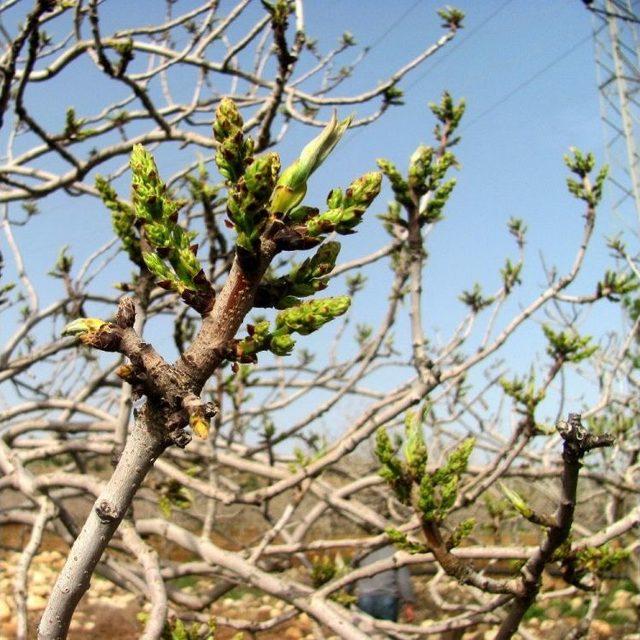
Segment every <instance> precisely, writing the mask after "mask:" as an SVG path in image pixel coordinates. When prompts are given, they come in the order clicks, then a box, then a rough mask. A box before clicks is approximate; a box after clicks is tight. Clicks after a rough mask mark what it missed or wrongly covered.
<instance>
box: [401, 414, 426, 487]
mask: <svg viewBox="0 0 640 640" xmlns="http://www.w3.org/2000/svg"><path fill="white" fill-rule="evenodd" d="M405 425H406V432H407V437H406V440H405V445H404V455H405V458H406V460H407V467H408V470H409V473H410V474H411V475H412V476H413V477H414V478H415V479H416V480H417V481H419V480H420V478H422V475H423V474H424V472H425V469H426V466H427V461H428V457H429V456H428V453H427V447H426V445H425V442H424V436H423V434H422V424H421V423H420V418H419V416H418V414H416V413H414V412H408V413H407V415H406V418H405Z"/></svg>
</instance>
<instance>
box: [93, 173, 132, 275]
mask: <svg viewBox="0 0 640 640" xmlns="http://www.w3.org/2000/svg"><path fill="white" fill-rule="evenodd" d="M96 189H97V190H98V193H99V194H100V198H101V199H102V202H103V203H104V204H105V206H106V207H107V208H108V209H109V210H110V211H111V224H112V226H113V230H114V231H115V234H116V235H117V236H118V238H120V242H122V247H123V248H124V250H125V251H126V252H127V254H128V256H129V259H130V260H131V262H133V263H134V264H137V265H138V266H141V265H142V264H143V260H142V251H141V250H140V238H139V237H138V234H137V233H136V226H135V220H136V216H135V212H134V210H133V207H132V206H131V204H129V203H128V202H124V201H123V200H120V199H119V198H118V194H117V192H116V190H115V189H114V188H113V187H112V186H111V185H110V184H109V183H108V182H107V181H106V180H105V179H104V178H103V177H102V176H96Z"/></svg>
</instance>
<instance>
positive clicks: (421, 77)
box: [405, 0, 513, 93]
mask: <svg viewBox="0 0 640 640" xmlns="http://www.w3.org/2000/svg"><path fill="white" fill-rule="evenodd" d="M512 2H513V0H506V2H503V3H502V4H501V5H500V6H499V7H498V8H497V9H495V11H492V12H491V13H490V14H489V15H488V16H487V17H486V18H485V19H484V20H483V21H482V22H481V23H480V24H477V25H476V26H475V27H474V28H473V29H471V30H469V31H468V32H467V34H466V35H465V36H464V37H463V38H461V39H460V40H459V41H458V42H455V43H454V44H453V45H451V46H450V47H447V50H446V51H445V52H444V53H443V54H442V55H441V56H439V57H438V58H437V59H436V60H435V61H434V63H433V64H432V65H431V66H429V67H428V68H427V69H425V70H424V72H423V73H421V74H420V75H419V76H418V77H417V78H415V79H414V80H413V82H412V83H411V84H409V85H408V86H407V88H406V90H405V93H408V92H409V91H410V90H411V89H413V87H415V86H416V85H417V84H418V83H419V82H421V81H422V80H424V79H425V78H426V77H427V76H428V75H429V74H430V73H431V72H432V71H433V70H434V69H435V68H436V67H437V66H439V65H440V64H442V63H443V62H444V61H445V60H446V59H447V58H449V56H451V54H453V53H454V52H455V51H457V50H458V49H459V48H460V47H461V46H462V45H464V44H465V43H466V42H468V41H469V40H471V38H473V36H475V35H476V34H477V33H478V32H479V31H481V30H482V29H483V28H484V27H485V26H486V25H488V24H489V23H490V22H491V21H492V20H493V19H494V18H496V17H497V16H498V15H499V14H500V13H501V12H502V11H503V10H504V9H506V8H507V6H509V5H510V4H511V3H512Z"/></svg>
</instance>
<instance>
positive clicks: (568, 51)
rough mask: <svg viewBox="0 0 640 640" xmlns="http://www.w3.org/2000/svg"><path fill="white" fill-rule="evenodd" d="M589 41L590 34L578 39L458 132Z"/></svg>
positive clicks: (463, 129)
mask: <svg viewBox="0 0 640 640" xmlns="http://www.w3.org/2000/svg"><path fill="white" fill-rule="evenodd" d="M589 40H591V34H589V35H587V36H585V37H584V38H580V40H578V41H577V42H575V43H574V44H572V45H571V46H570V47H569V48H568V49H566V50H565V51H563V52H562V53H561V54H560V55H558V56H557V57H555V58H554V59H553V60H551V61H550V62H548V63H547V64H546V65H545V66H544V67H542V68H541V69H539V70H538V71H536V72H535V73H534V74H532V75H531V76H529V77H528V78H527V79H526V80H524V81H523V82H521V83H520V84H519V85H517V86H515V87H514V88H513V89H511V91H509V92H508V93H506V94H505V95H503V96H502V97H501V98H500V99H498V100H496V101H495V102H494V103H493V104H492V105H491V106H489V107H487V108H486V109H485V110H484V111H481V112H480V113H479V114H478V115H477V116H476V117H475V118H472V119H471V120H469V121H468V122H467V123H466V124H464V125H463V126H462V127H460V132H463V131H467V130H468V129H469V128H470V127H472V126H473V125H475V124H476V123H477V122H478V121H479V120H482V118H484V117H485V116H487V115H489V114H490V113H491V112H492V111H494V110H495V109H497V108H498V107H500V106H501V105H503V104H504V103H505V102H507V100H510V99H511V98H512V97H513V96H514V95H516V94H517V93H519V92H520V91H522V90H523V89H526V88H527V87H528V86H529V85H530V84H532V83H533V82H535V81H536V80H537V79H538V78H540V77H541V76H543V75H544V74H545V73H546V72H547V71H549V70H550V69H552V68H553V67H555V66H556V65H557V64H559V63H560V62H562V61H563V60H564V59H565V58H566V57H568V56H569V55H571V54H572V53H573V52H574V51H576V50H577V49H579V48H580V47H581V46H582V45H583V44H584V43H585V42H587V41H589Z"/></svg>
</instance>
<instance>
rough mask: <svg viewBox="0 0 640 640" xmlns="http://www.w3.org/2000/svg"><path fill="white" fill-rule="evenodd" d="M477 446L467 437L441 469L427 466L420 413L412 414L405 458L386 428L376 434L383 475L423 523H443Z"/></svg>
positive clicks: (377, 453) (401, 499) (408, 427)
mask: <svg viewBox="0 0 640 640" xmlns="http://www.w3.org/2000/svg"><path fill="white" fill-rule="evenodd" d="M474 445H475V440H474V438H468V439H466V440H464V441H463V442H462V443H461V444H460V445H458V447H456V448H455V449H454V450H453V451H452V452H451V453H450V454H449V456H448V457H447V459H446V461H445V462H444V464H443V465H442V466H440V467H438V468H437V469H434V470H432V471H429V470H428V469H427V462H428V452H427V447H426V444H425V441H424V436H423V433H422V424H421V421H420V419H419V417H418V416H416V415H415V414H412V413H410V414H408V416H407V419H406V440H405V445H404V460H402V459H400V458H399V457H398V456H397V455H396V452H395V449H394V446H393V444H392V442H391V439H390V438H389V434H388V433H387V431H386V430H385V429H384V428H381V429H379V430H378V432H377V434H376V450H375V452H376V456H377V457H378V460H379V461H380V463H381V464H382V467H381V469H380V475H381V476H382V477H383V478H384V479H385V480H386V481H387V482H388V483H389V485H390V486H391V487H392V489H393V490H394V492H395V494H396V496H397V497H398V499H399V500H400V502H402V503H403V504H406V505H410V506H412V507H413V508H414V509H415V510H416V512H417V513H418V514H419V516H420V517H421V519H422V521H423V522H432V523H436V524H437V523H440V522H442V521H443V520H444V518H445V517H446V515H447V514H448V513H449V511H450V510H451V508H452V507H453V505H454V503H455V501H456V497H457V495H458V486H459V484H460V478H461V477H462V475H463V473H464V472H465V471H466V469H467V464H468V462H469V457H470V455H471V452H472V451H473V447H474Z"/></svg>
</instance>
